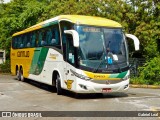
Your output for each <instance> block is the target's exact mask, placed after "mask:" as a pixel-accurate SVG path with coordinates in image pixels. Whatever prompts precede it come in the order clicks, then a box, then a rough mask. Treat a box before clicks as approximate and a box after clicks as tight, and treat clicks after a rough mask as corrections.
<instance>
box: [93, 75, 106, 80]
mask: <svg viewBox="0 0 160 120" xmlns="http://www.w3.org/2000/svg"><path fill="white" fill-rule="evenodd" d="M94 78H96V79H98V78H99V79H102V78H105V75H94Z"/></svg>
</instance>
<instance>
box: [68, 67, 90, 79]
mask: <svg viewBox="0 0 160 120" xmlns="http://www.w3.org/2000/svg"><path fill="white" fill-rule="evenodd" d="M70 71H71V72H72V73H73V74H74V75H75V76H76V77H78V78H81V79H83V80H87V81H88V80H91V78H89V77H87V76H84V75H81V74H79V73H76V72H75V71H73V70H71V69H70Z"/></svg>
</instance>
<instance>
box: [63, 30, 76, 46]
mask: <svg viewBox="0 0 160 120" xmlns="http://www.w3.org/2000/svg"><path fill="white" fill-rule="evenodd" d="M64 33H66V34H71V35H72V36H73V45H74V47H79V35H78V32H77V31H75V30H64Z"/></svg>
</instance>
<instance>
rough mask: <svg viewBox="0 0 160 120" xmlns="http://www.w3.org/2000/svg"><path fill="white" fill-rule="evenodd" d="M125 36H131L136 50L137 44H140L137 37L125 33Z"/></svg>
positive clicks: (137, 48)
mask: <svg viewBox="0 0 160 120" xmlns="http://www.w3.org/2000/svg"><path fill="white" fill-rule="evenodd" d="M126 37H128V38H131V39H132V40H133V41H134V47H135V50H136V51H137V50H139V44H140V42H139V39H138V38H137V37H136V36H135V35H132V34H126Z"/></svg>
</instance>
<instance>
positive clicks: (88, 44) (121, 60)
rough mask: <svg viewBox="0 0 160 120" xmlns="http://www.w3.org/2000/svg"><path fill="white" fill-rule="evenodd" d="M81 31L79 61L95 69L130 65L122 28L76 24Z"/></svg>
mask: <svg viewBox="0 0 160 120" xmlns="http://www.w3.org/2000/svg"><path fill="white" fill-rule="evenodd" d="M75 28H76V30H77V32H78V33H79V38H80V46H79V48H78V60H79V61H78V62H79V65H80V66H81V67H87V68H90V69H92V70H93V71H94V70H95V71H97V70H99V69H102V70H104V71H105V69H106V70H114V69H121V68H122V67H123V68H124V67H126V66H127V65H128V62H127V61H128V56H127V54H128V50H127V47H126V41H125V36H124V34H123V31H122V29H121V28H106V27H93V26H78V25H77V26H76V27H75Z"/></svg>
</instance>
